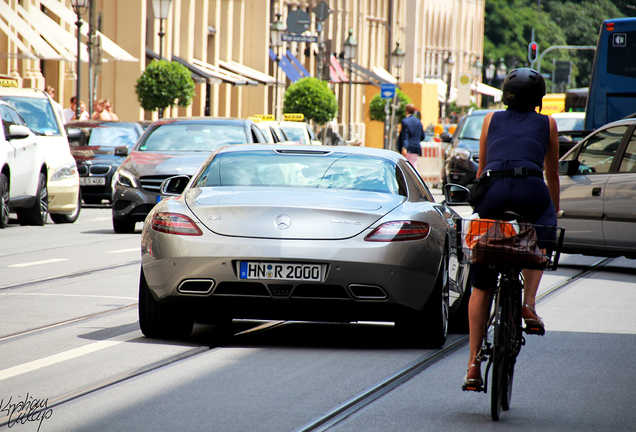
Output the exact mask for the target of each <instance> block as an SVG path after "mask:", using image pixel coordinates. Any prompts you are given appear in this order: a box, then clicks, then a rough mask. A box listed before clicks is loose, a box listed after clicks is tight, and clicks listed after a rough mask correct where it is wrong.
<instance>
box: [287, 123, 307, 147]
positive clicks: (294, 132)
mask: <svg viewBox="0 0 636 432" xmlns="http://www.w3.org/2000/svg"><path fill="white" fill-rule="evenodd" d="M280 128H281V129H282V130H283V132H285V135H287V139H288V140H289V141H294V142H296V143H298V144H305V145H306V144H309V143H308V142H307V139H306V138H305V132H304V130H303V129H300V128H295V127H288V126H287V127H285V126H281V127H280Z"/></svg>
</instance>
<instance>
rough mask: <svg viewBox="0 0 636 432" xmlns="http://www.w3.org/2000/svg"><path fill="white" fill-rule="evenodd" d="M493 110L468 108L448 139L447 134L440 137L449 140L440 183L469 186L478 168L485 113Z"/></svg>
mask: <svg viewBox="0 0 636 432" xmlns="http://www.w3.org/2000/svg"><path fill="white" fill-rule="evenodd" d="M494 111H501V110H495V109H489V110H470V111H469V112H468V114H466V115H465V116H464V117H462V118H461V119H460V120H459V122H458V123H457V128H456V129H455V133H453V135H452V137H450V141H449V138H448V135H446V136H445V137H443V138H442V139H443V140H445V141H446V142H449V146H448V147H447V148H446V151H445V154H444V158H445V161H444V172H443V175H442V177H443V178H442V183H443V184H444V185H446V184H447V183H455V184H459V185H462V186H470V185H471V184H472V182H473V181H474V180H475V178H476V175H477V168H479V137H480V136H481V126H482V125H483V124H484V118H485V116H486V114H488V113H490V112H494Z"/></svg>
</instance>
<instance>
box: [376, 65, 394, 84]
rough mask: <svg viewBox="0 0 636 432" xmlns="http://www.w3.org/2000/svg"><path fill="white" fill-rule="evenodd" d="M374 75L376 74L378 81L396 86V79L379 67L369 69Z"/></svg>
mask: <svg viewBox="0 0 636 432" xmlns="http://www.w3.org/2000/svg"><path fill="white" fill-rule="evenodd" d="M371 70H372V71H373V73H374V74H376V75H377V76H378V77H380V79H383V80H385V81H386V82H387V83H391V84H397V82H398V81H397V78H395V77H394V76H393V75H391V74H390V73H389V71H387V70H386V69H384V68H383V67H380V66H373V67H372V68H371Z"/></svg>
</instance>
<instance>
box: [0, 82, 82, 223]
mask: <svg viewBox="0 0 636 432" xmlns="http://www.w3.org/2000/svg"><path fill="white" fill-rule="evenodd" d="M0 100H4V101H6V102H7V103H9V104H10V105H11V106H12V107H14V108H15V110H16V111H17V112H18V113H19V114H20V115H21V116H22V118H23V119H24V120H25V121H26V124H27V126H28V127H29V129H31V131H33V133H34V134H35V135H36V137H37V140H38V144H39V146H40V147H41V148H42V150H43V152H44V157H45V161H46V166H47V185H48V195H49V207H48V209H49V214H50V216H51V219H52V220H53V222H55V223H73V222H75V221H76V220H77V218H78V217H79V214H80V211H81V202H82V198H81V195H80V180H79V174H78V172H77V165H76V164H75V159H74V158H73V156H72V155H71V149H70V147H69V144H68V138H67V136H66V131H65V129H64V126H63V122H62V119H61V118H60V117H59V115H58V114H57V112H56V110H55V109H54V106H53V100H52V99H51V98H50V97H49V95H47V94H46V93H45V92H44V91H42V90H38V89H34V88H19V87H18V82H17V80H15V79H6V78H5V79H2V80H0Z"/></svg>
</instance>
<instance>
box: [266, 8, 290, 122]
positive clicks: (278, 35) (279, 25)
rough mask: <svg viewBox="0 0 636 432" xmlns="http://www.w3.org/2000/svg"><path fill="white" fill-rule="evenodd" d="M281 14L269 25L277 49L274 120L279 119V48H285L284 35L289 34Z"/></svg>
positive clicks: (271, 40) (272, 40)
mask: <svg viewBox="0 0 636 432" xmlns="http://www.w3.org/2000/svg"><path fill="white" fill-rule="evenodd" d="M280 17H281V15H280V13H277V14H276V21H275V22H273V23H271V24H270V25H269V37H270V43H271V46H273V47H274V48H275V52H274V54H276V59H275V60H274V61H275V62H276V71H275V72H274V119H278V67H279V62H280V57H279V55H278V48H280V47H282V46H283V34H285V32H287V26H286V25H285V24H284V23H283V21H281V19H280Z"/></svg>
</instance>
